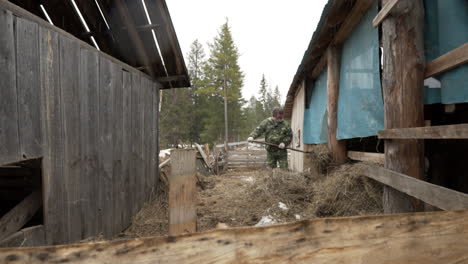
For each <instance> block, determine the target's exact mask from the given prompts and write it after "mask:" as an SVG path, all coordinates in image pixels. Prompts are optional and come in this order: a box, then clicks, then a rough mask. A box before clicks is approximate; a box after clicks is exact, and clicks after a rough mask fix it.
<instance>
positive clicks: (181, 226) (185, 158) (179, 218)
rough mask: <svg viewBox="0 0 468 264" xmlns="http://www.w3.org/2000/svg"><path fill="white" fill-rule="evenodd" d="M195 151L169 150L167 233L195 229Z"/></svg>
mask: <svg viewBox="0 0 468 264" xmlns="http://www.w3.org/2000/svg"><path fill="white" fill-rule="evenodd" d="M195 161H196V151H194V150H182V149H176V150H173V151H172V152H171V174H170V176H169V179H168V180H169V235H172V236H174V235H178V234H183V233H193V232H195V231H196V229H197V210H196V197H197V186H196V184H197V176H196V172H197V171H196V165H195Z"/></svg>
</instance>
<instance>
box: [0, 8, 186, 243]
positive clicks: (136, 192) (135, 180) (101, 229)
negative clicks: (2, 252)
mask: <svg viewBox="0 0 468 264" xmlns="http://www.w3.org/2000/svg"><path fill="white" fill-rule="evenodd" d="M188 86H190V82H189V78H188V73H187V69H186V66H185V62H184V60H183V56H182V53H181V50H180V47H179V44H178V40H177V36H176V34H175V31H174V27H173V25H172V22H171V17H170V15H169V11H168V9H167V6H166V3H165V1H164V0H152V1H125V0H112V1H107V0H96V1H78V0H77V1H73V0H72V1H56V0H43V1H34V0H12V1H6V0H0V166H1V167H0V227H1V230H0V241H2V242H0V244H2V246H6V245H8V246H11V245H16V244H15V243H18V242H17V241H20V243H22V244H21V245H22V246H28V245H29V246H35V245H45V244H62V243H70V242H75V241H79V240H82V239H86V238H88V237H98V236H100V235H102V236H103V237H104V238H112V237H113V236H115V235H116V234H118V233H119V232H121V231H122V230H123V229H125V228H126V227H128V226H129V224H130V222H131V218H132V216H133V215H134V214H135V213H136V212H137V211H138V210H139V209H140V208H141V207H142V205H143V204H144V203H145V202H146V201H148V199H149V198H150V197H151V195H152V193H153V192H154V190H155V187H156V185H157V184H158V177H159V176H158V164H159V159H158V153H159V144H158V115H159V92H160V89H169V88H182V87H188ZM20 229H21V230H20ZM19 245H20V244H17V246H19Z"/></svg>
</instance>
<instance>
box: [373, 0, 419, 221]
mask: <svg viewBox="0 0 468 264" xmlns="http://www.w3.org/2000/svg"><path fill="white" fill-rule="evenodd" d="M390 1H391V0H384V1H383V2H382V4H383V5H386V4H387V3H389V2H390ZM393 13H394V14H395V15H394V16H391V17H387V19H385V20H384V21H383V23H382V43H383V54H386V55H385V56H384V58H383V59H384V61H383V72H382V93H383V99H384V115H385V129H393V128H403V127H420V126H424V102H423V99H424V95H423V89H421V87H423V85H424V84H423V83H424V64H425V58H424V41H423V40H424V32H423V27H424V7H423V1H422V0H415V1H399V4H398V5H396V6H395V7H394V8H393ZM385 167H386V168H388V169H390V170H393V171H397V172H399V173H403V174H405V175H409V176H412V177H415V178H417V179H424V142H423V141H421V140H405V141H401V140H389V141H386V142H385ZM383 203H384V211H385V213H398V212H412V211H419V210H423V209H424V208H423V204H421V203H419V202H418V201H417V200H414V199H412V198H411V197H409V196H407V195H405V194H403V193H400V192H397V191H395V190H394V189H391V188H387V187H385V188H384V197H383Z"/></svg>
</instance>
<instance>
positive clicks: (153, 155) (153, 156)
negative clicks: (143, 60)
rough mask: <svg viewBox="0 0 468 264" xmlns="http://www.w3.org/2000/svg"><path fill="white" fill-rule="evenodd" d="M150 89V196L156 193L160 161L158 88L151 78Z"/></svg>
mask: <svg viewBox="0 0 468 264" xmlns="http://www.w3.org/2000/svg"><path fill="white" fill-rule="evenodd" d="M149 90H150V94H151V95H150V98H151V102H150V106H149V110H150V112H151V115H150V116H151V118H150V120H151V122H150V123H151V126H150V131H149V138H150V140H149V143H150V144H149V145H150V150H149V152H150V168H149V174H150V175H149V185H150V198H151V197H152V196H153V195H154V193H155V188H156V179H157V177H158V174H157V172H158V170H157V168H156V164H157V163H159V153H157V152H156V151H157V150H156V144H157V138H156V136H157V133H156V131H155V130H157V124H156V122H157V114H158V113H157V110H158V109H157V108H156V107H157V105H155V100H156V98H155V97H157V89H156V87H155V84H154V83H153V82H152V81H151V80H150V82H149Z"/></svg>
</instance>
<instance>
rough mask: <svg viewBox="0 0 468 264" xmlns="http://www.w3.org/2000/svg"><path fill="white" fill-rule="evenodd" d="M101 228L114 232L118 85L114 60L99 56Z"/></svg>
mask: <svg viewBox="0 0 468 264" xmlns="http://www.w3.org/2000/svg"><path fill="white" fill-rule="evenodd" d="M99 77H100V80H99V81H100V85H99V167H100V169H99V171H100V173H99V187H100V190H99V212H100V214H99V218H100V219H99V230H100V231H101V232H102V233H103V235H104V237H106V238H110V237H111V236H112V234H113V223H114V219H113V218H114V214H113V211H114V206H113V203H112V202H113V200H114V196H113V181H114V178H113V175H114V172H113V168H114V166H113V165H114V164H113V160H114V140H113V137H114V123H113V116H114V115H113V112H114V104H113V103H114V96H115V95H114V86H113V84H112V63H111V62H110V61H109V60H107V59H105V58H100V59H99Z"/></svg>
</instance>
